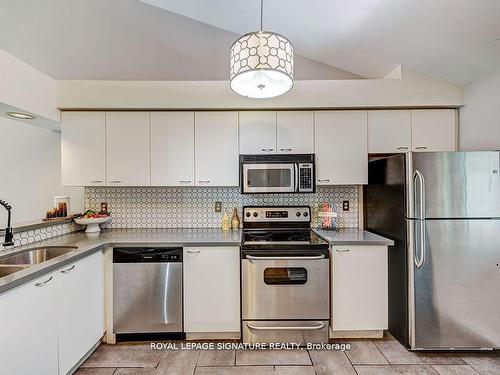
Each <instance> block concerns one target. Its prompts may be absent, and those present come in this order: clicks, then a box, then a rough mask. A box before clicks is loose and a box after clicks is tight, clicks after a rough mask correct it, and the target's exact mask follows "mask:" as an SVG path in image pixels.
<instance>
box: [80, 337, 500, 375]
mask: <svg viewBox="0 0 500 375" xmlns="http://www.w3.org/2000/svg"><path fill="white" fill-rule="evenodd" d="M343 342H349V343H350V344H351V345H352V348H351V350H349V351H346V352H340V351H320V350H310V351H308V350H306V349H303V350H283V351H273V350H266V351H261V350H220V351H219V350H214V351H208V350H168V349H167V350H151V349H150V345H149V343H147V344H146V343H138V344H120V345H101V346H100V347H99V348H98V349H97V350H96V351H95V352H94V353H93V354H92V355H91V356H90V358H89V359H87V361H85V362H84V363H83V364H82V366H81V367H80V369H79V370H78V371H77V372H76V375H132V374H134V375H136V374H137V375H323V374H325V375H326V374H334V375H344V374H346V375H356V374H358V375H399V374H409V375H478V374H479V375H498V374H500V352H493V353H414V352H408V351H407V350H406V349H405V348H404V347H403V346H401V345H400V344H399V342H397V341H396V340H395V339H394V338H393V337H391V336H390V335H387V336H386V337H384V339H380V340H344V341H343Z"/></svg>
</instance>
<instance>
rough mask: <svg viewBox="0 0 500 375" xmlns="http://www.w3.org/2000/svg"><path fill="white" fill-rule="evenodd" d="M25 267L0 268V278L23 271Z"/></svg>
mask: <svg viewBox="0 0 500 375" xmlns="http://www.w3.org/2000/svg"><path fill="white" fill-rule="evenodd" d="M26 268H27V267H26V266H24V267H23V266H0V278H1V277H4V276H8V275H10V274H12V273H15V272H18V271H22V270H25V269H26Z"/></svg>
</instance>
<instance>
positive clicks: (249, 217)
mask: <svg viewBox="0 0 500 375" xmlns="http://www.w3.org/2000/svg"><path fill="white" fill-rule="evenodd" d="M297 221H299V222H310V221H311V207H309V206H291V207H282V206H279V207H277V206H275V207H256V206H252V207H243V222H248V223H251V222H261V223H262V222H297Z"/></svg>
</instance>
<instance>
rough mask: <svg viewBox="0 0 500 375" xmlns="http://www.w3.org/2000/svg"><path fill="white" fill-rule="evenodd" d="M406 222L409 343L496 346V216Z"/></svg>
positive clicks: (499, 276)
mask: <svg viewBox="0 0 500 375" xmlns="http://www.w3.org/2000/svg"><path fill="white" fill-rule="evenodd" d="M408 222H409V225H408V230H409V236H408V238H409V246H408V260H409V263H408V265H409V288H408V289H409V306H408V309H409V315H410V316H409V331H410V346H411V348H412V349H443V350H446V349H481V348H493V347H499V346H500V294H499V293H500V292H499V286H500V266H499V264H500V246H499V243H498V234H499V233H500V220H481V219H476V220H424V221H421V220H409V221H408ZM422 223H423V224H422ZM421 229H422V230H425V232H424V235H423V236H422V235H421V233H420V230H421ZM421 241H423V243H424V246H421V244H422V242H421ZM422 250H423V251H422Z"/></svg>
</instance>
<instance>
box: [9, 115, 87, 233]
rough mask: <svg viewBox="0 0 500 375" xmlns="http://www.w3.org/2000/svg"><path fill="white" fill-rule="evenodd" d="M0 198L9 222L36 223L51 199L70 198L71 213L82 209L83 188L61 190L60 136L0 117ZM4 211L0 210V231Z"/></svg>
mask: <svg viewBox="0 0 500 375" xmlns="http://www.w3.org/2000/svg"><path fill="white" fill-rule="evenodd" d="M0 139H1V144H0V198H1V199H3V200H5V201H7V202H8V203H10V204H11V205H12V207H13V210H12V214H13V217H12V221H13V223H20V222H25V221H32V220H39V219H41V218H42V217H44V216H45V212H46V210H47V209H50V208H51V207H52V201H53V199H52V198H53V197H54V196H55V195H60V194H63V193H66V194H69V195H70V197H71V210H72V211H75V210H76V211H81V210H82V208H83V189H82V188H76V189H72V190H67V189H63V188H62V187H61V136H60V134H58V133H55V132H53V131H50V130H46V129H41V128H38V127H35V126H30V125H26V124H24V123H22V122H20V121H15V120H11V119H7V118H4V117H0ZM6 220H7V212H6V211H5V210H4V209H3V207H0V228H2V229H3V228H4V227H5V224H6Z"/></svg>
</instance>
